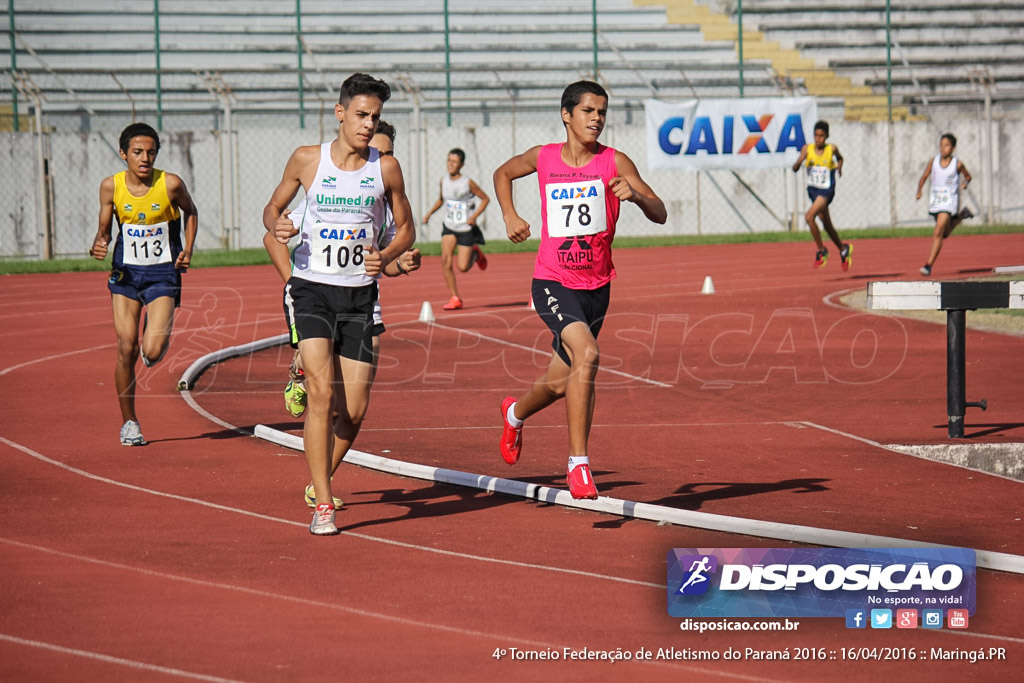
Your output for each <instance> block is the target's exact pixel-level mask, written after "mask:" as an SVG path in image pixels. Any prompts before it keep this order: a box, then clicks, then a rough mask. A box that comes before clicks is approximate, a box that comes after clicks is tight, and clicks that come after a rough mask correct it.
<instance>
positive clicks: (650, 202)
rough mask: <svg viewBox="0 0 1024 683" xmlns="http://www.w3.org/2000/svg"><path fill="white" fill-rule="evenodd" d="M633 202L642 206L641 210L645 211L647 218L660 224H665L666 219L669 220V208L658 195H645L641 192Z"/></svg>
mask: <svg viewBox="0 0 1024 683" xmlns="http://www.w3.org/2000/svg"><path fill="white" fill-rule="evenodd" d="M633 203H634V204H636V205H637V206H639V207H640V210H641V211H643V212H644V216H646V217H647V220H649V221H651V222H652V223H657V224H658V225H664V224H665V221H667V220H668V210H667V209H666V208H665V202H663V201H661V199H660V198H659V197H657V196H654V197H645V196H644V195H642V194H640V193H636V195H635V198H634V199H633Z"/></svg>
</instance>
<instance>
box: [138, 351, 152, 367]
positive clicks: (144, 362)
mask: <svg viewBox="0 0 1024 683" xmlns="http://www.w3.org/2000/svg"><path fill="white" fill-rule="evenodd" d="M139 356H140V357H141V358H142V364H143V365H145V366H146V367H147V368H150V367H153V363H152V362H150V360H149V359H148V358H146V354H144V353H142V352H141V351H140V352H139Z"/></svg>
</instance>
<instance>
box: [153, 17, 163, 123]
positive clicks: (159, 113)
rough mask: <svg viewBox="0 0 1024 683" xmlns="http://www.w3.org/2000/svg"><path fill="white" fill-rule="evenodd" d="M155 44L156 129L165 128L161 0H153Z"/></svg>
mask: <svg viewBox="0 0 1024 683" xmlns="http://www.w3.org/2000/svg"><path fill="white" fill-rule="evenodd" d="M153 45H154V48H155V55H156V129H157V130H160V131H162V130H163V129H164V95H163V89H162V88H161V83H160V0H153Z"/></svg>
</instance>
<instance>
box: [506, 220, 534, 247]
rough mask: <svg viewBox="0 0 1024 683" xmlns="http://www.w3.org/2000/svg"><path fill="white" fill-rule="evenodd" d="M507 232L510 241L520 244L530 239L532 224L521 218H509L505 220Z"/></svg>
mask: <svg viewBox="0 0 1024 683" xmlns="http://www.w3.org/2000/svg"><path fill="white" fill-rule="evenodd" d="M505 232H506V233H507V234H508V238H509V240H511V241H512V242H515V243H516V244H519V243H520V242H525V241H526V240H527V239H528V238H529V237H530V224H529V223H527V222H526V221H524V220H523V219H522V218H521V217H519V216H509V217H507V218H505Z"/></svg>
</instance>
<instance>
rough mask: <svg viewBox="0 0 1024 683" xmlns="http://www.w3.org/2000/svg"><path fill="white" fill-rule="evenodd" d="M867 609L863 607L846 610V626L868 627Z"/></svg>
mask: <svg viewBox="0 0 1024 683" xmlns="http://www.w3.org/2000/svg"><path fill="white" fill-rule="evenodd" d="M867 627H868V617H867V611H866V610H862V609H848V610H846V628H867Z"/></svg>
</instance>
